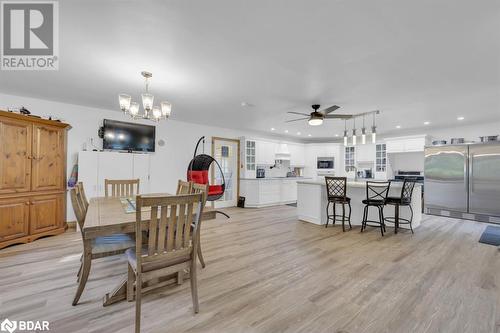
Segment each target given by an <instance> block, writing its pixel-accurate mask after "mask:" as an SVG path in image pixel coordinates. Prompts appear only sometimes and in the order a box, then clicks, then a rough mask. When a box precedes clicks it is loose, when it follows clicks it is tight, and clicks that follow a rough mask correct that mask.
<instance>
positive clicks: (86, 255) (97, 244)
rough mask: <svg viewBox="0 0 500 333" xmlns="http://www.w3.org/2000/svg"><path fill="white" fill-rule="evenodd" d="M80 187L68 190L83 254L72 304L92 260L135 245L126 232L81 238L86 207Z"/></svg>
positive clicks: (74, 303) (81, 287)
mask: <svg viewBox="0 0 500 333" xmlns="http://www.w3.org/2000/svg"><path fill="white" fill-rule="evenodd" d="M80 188H81V187H80V186H76V187H74V188H72V189H71V190H70V196H71V203H72V205H73V211H74V212H75V216H76V220H77V222H78V226H79V227H80V232H81V233H82V240H83V254H82V256H81V258H80V261H81V265H80V269H79V270H78V273H77V276H78V278H77V282H78V288H77V290H76V294H75V297H74V299H73V303H72V304H73V305H77V304H78V301H79V300H80V296H81V295H82V293H83V290H84V289H85V285H86V284H87V280H88V277H89V273H90V266H91V262H92V260H94V259H98V258H104V257H109V256H114V255H117V254H121V253H124V252H125V250H127V249H129V248H131V247H134V246H135V242H134V240H133V239H132V238H131V237H130V236H129V235H127V234H115V235H112V236H102V237H97V238H95V239H92V240H86V239H83V227H84V225H85V216H86V214H87V208H86V206H85V202H84V199H83V196H82V192H81V191H80Z"/></svg>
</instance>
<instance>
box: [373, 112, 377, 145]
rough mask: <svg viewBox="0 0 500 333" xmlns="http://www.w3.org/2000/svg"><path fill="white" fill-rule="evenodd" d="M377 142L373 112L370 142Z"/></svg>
mask: <svg viewBox="0 0 500 333" xmlns="http://www.w3.org/2000/svg"><path fill="white" fill-rule="evenodd" d="M376 142H377V126H375V112H373V125H372V143H373V144H374V143H376Z"/></svg>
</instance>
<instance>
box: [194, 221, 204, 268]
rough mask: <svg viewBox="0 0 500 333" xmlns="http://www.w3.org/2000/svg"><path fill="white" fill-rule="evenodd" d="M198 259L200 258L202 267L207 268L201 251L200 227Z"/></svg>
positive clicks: (199, 233) (199, 232)
mask: <svg viewBox="0 0 500 333" xmlns="http://www.w3.org/2000/svg"><path fill="white" fill-rule="evenodd" d="M196 237H198V251H197V252H198V259H200V264H201V268H205V259H203V254H202V253H201V231H200V229H199V228H198V235H197V236H196Z"/></svg>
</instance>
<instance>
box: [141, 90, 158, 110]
mask: <svg viewBox="0 0 500 333" xmlns="http://www.w3.org/2000/svg"><path fill="white" fill-rule="evenodd" d="M141 96H142V107H143V108H144V110H146V111H148V112H149V111H151V110H152V109H153V101H154V99H155V97H154V96H153V95H152V94H149V93H144V94H142V95H141Z"/></svg>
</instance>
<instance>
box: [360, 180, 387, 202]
mask: <svg viewBox="0 0 500 333" xmlns="http://www.w3.org/2000/svg"><path fill="white" fill-rule="evenodd" d="M390 187H391V182H366V199H367V200H385V199H387V195H388V194H389V188H390Z"/></svg>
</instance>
